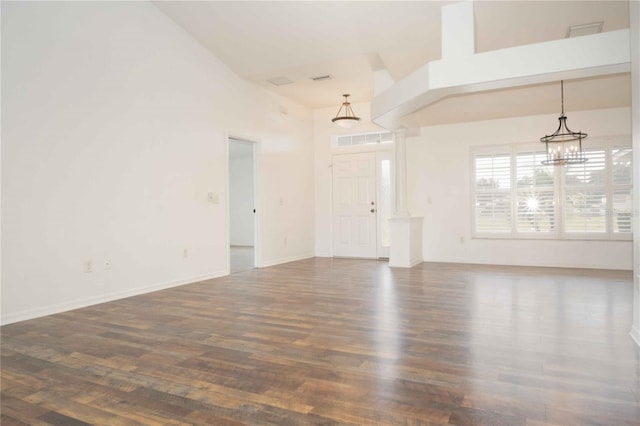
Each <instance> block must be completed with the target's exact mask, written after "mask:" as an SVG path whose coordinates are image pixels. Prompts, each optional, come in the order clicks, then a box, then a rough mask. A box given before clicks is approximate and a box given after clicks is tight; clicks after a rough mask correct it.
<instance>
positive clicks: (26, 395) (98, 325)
mask: <svg viewBox="0 0 640 426" xmlns="http://www.w3.org/2000/svg"><path fill="white" fill-rule="evenodd" d="M631 315H632V284H631V273H630V272H613V271H591V270H589V271H587V270H567V269H543V268H519V267H497V266H471V265H454V264H428V263H425V264H422V265H419V266H416V267H414V268H412V269H390V268H389V267H388V265H387V264H386V262H376V261H365V260H346V259H319V258H317V259H309V260H304V261H299V262H293V263H289V264H285V265H280V266H275V267H271V268H266V269H253V270H250V271H246V272H241V273H237V274H233V275H231V276H228V277H225V278H221V279H215V280H210V281H204V282H200V283H196V284H192V285H187V286H182V287H178V288H174V289H169V290H165V291H159V292H156V293H151V294H147V295H142V296H137V297H132V298H129V299H124V300H120V301H116V302H111V303H106V304H102V305H98V306H93V307H89V308H85V309H80V310H76V311H72V312H67V313H62V314H58V315H53V316H49V317H45V318H40V319H36V320H31V321H25V322H21V323H16V324H11V325H7V326H4V327H2V329H1V332H2V348H1V352H2V373H1V374H2V376H1V378H2V384H1V387H2V403H1V404H2V406H1V415H2V425H3V426H8V425H14V424H32V425H40V424H43V425H44V424H54V425H65V426H67V425H68V426H73V425H84V424H103V425H124V424H126V425H129V424H153V425H156V424H157V425H177V424H200V425H226V424H259V425H263V424H269V425H316V424H323V425H324V424H360V425H377V424H388V425H415V424H456V425H478V424H487V425H509V426H512V425H544V424H555V425H573V424H576V425H577V424H580V425H583V424H585V425H586V424H597V425H638V424H640V403H639V398H640V350H639V349H638V347H637V346H636V345H635V344H634V343H633V341H632V340H631V338H630V337H629V334H628V332H629V328H630V325H631V321H632V320H631Z"/></svg>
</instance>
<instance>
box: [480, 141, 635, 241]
mask: <svg viewBox="0 0 640 426" xmlns="http://www.w3.org/2000/svg"><path fill="white" fill-rule="evenodd" d="M587 141H588V142H587ZM587 141H584V142H583V149H585V150H594V149H604V151H605V170H606V173H605V183H604V194H605V198H606V202H605V214H604V218H605V231H604V232H567V230H566V229H565V228H566V221H565V209H566V208H567V206H566V205H565V195H566V191H567V184H566V182H565V181H566V173H565V167H564V166H551V167H553V185H552V187H553V199H554V208H553V214H554V217H553V221H554V230H553V231H551V232H535V231H532V232H523V231H518V230H517V227H518V223H517V221H518V194H519V191H518V184H517V183H518V181H517V175H518V170H517V160H518V155H519V154H525V153H534V152H535V153H539V152H542V153H544V145H543V144H541V143H539V142H526V143H512V144H504V145H485V146H472V147H471V148H470V150H471V155H470V163H471V167H470V170H471V175H470V185H471V188H470V189H471V191H470V193H471V200H470V201H471V208H470V211H471V238H473V239H506V240H518V239H523V240H594V241H630V240H631V239H632V235H633V232H632V231H633V229H631V232H614V229H615V224H614V221H615V220H616V217H615V216H616V215H615V209H614V204H613V203H614V198H613V195H614V194H615V193H616V191H624V190H629V192H630V193H631V196H633V182H629V183H625V184H616V183H614V181H613V154H612V153H613V151H614V150H616V149H630V148H631V136H630V135H616V136H607V137H594V138H591V139H590V140H587ZM504 154H509V155H510V173H511V183H510V189H509V191H510V199H511V212H510V214H511V218H510V222H511V232H483V231H478V230H477V218H476V200H477V194H478V193H479V192H478V191H477V188H476V157H478V156H486V155H504ZM634 166H635V167H637V165H634V164H631V167H632V168H633V167H634ZM631 173H633V170H632V171H631ZM587 187H588V186H587V185H585V188H587ZM545 188H546V187H545ZM572 188H574V187H569V189H572Z"/></svg>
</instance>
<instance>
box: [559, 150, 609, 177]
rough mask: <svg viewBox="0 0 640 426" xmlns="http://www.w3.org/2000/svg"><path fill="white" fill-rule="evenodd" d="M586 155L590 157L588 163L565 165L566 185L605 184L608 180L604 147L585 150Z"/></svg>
mask: <svg viewBox="0 0 640 426" xmlns="http://www.w3.org/2000/svg"><path fill="white" fill-rule="evenodd" d="M585 157H587V159H588V160H587V162H586V163H582V164H571V165H569V166H567V167H565V183H566V185H567V186H576V185H600V186H604V185H605V183H606V181H607V179H606V177H607V176H606V170H605V151H604V149H592V150H588V151H585Z"/></svg>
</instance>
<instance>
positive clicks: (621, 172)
mask: <svg viewBox="0 0 640 426" xmlns="http://www.w3.org/2000/svg"><path fill="white" fill-rule="evenodd" d="M631 158H632V152H631V148H614V149H613V150H612V151H611V163H612V167H613V184H614V185H631V181H632V179H633V178H632V170H631Z"/></svg>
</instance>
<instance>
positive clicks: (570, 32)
mask: <svg viewBox="0 0 640 426" xmlns="http://www.w3.org/2000/svg"><path fill="white" fill-rule="evenodd" d="M603 25H604V21H600V22H592V23H590V24H582V25H573V26H571V27H569V28H567V38H572V37H580V36H585V35H591V34H598V33H601V32H602V26H603Z"/></svg>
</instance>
